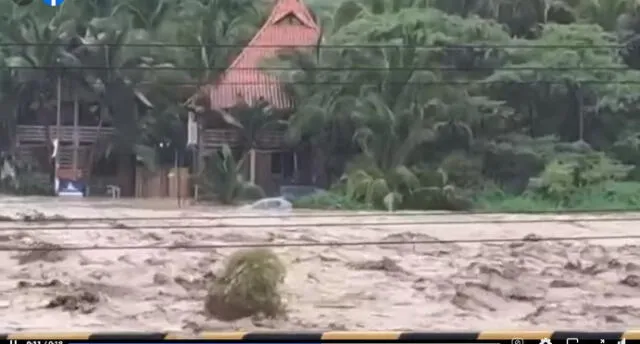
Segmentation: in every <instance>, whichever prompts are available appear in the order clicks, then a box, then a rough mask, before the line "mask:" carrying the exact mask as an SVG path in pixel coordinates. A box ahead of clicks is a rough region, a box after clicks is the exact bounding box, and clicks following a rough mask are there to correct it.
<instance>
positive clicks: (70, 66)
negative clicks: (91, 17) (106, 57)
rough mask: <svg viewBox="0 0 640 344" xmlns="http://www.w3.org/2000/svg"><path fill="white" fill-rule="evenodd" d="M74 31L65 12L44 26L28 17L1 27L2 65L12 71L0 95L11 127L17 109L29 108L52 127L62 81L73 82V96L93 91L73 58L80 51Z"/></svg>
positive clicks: (11, 19) (79, 65) (13, 20)
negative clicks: (20, 107)
mask: <svg viewBox="0 0 640 344" xmlns="http://www.w3.org/2000/svg"><path fill="white" fill-rule="evenodd" d="M76 29H77V22H76V21H75V20H73V19H67V16H66V14H65V12H64V11H61V12H59V13H58V14H57V15H56V16H55V17H53V18H52V19H51V20H50V21H48V22H46V23H44V24H43V23H41V22H40V20H39V19H38V18H35V17H34V16H33V15H31V14H23V15H20V16H17V17H13V18H9V20H8V21H7V22H3V23H2V24H1V27H0V32H1V34H0V39H1V40H2V41H3V42H4V43H5V44H6V46H5V48H4V56H5V59H4V64H5V66H6V67H7V68H8V69H9V70H10V71H11V73H10V78H9V79H5V83H4V87H3V91H4V92H5V94H6V95H7V96H6V97H5V100H6V101H7V103H5V105H6V106H8V107H9V108H11V111H9V113H12V114H13V115H12V116H10V118H11V121H12V122H13V123H15V122H16V121H17V111H18V106H20V105H21V104H28V106H29V107H31V108H33V109H35V110H36V111H37V113H38V121H39V122H40V123H41V124H42V125H47V126H48V125H51V124H52V122H51V118H55V117H53V116H52V113H51V112H54V113H55V112H57V113H58V116H57V117H58V118H59V117H60V93H61V88H62V81H63V80H64V81H66V82H69V81H73V85H74V86H73V88H74V89H72V90H71V91H72V93H73V92H77V91H79V90H80V89H91V88H92V86H93V83H92V78H91V77H90V76H88V75H87V74H86V73H85V72H84V70H83V64H82V62H81V61H80V60H79V59H78V58H77V56H76V53H77V52H78V51H79V50H81V49H82V43H81V42H80V40H79V39H78V36H77V33H76ZM54 109H57V110H56V111H54ZM46 132H47V135H48V133H49V131H46ZM48 141H49V142H51V140H50V139H49V140H48Z"/></svg>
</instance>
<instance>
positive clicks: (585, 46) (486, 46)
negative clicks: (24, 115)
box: [0, 42, 627, 50]
mask: <svg viewBox="0 0 640 344" xmlns="http://www.w3.org/2000/svg"><path fill="white" fill-rule="evenodd" d="M32 46H62V47H67V46H69V44H68V43H62V42H55V43H54V42H0V47H32ZM81 46H89V47H91V46H98V47H101V46H102V47H114V46H117V47H128V48H131V47H138V48H198V49H199V48H202V47H210V48H214V49H215V48H223V49H228V48H236V49H261V48H262V49H264V48H268V49H273V48H280V49H300V48H319V49H345V48H353V49H379V48H386V49H389V48H406V49H449V50H467V49H494V48H499V49H508V48H515V49H608V50H609V49H621V48H626V47H627V45H626V44H571V45H567V44H509V43H503V44H490V43H479V44H466V43H458V44H448V43H442V44H424V45H421V44H320V45H318V44H295V45H291V44H258V45H250V46H249V45H246V44H176V43H162V44H158V43H83V44H82V45H81Z"/></svg>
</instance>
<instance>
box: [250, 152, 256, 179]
mask: <svg viewBox="0 0 640 344" xmlns="http://www.w3.org/2000/svg"><path fill="white" fill-rule="evenodd" d="M249 164H250V165H251V166H249V181H250V182H251V183H253V184H255V183H256V150H255V149H253V148H251V150H250V151H249Z"/></svg>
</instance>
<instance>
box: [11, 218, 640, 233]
mask: <svg viewBox="0 0 640 344" xmlns="http://www.w3.org/2000/svg"><path fill="white" fill-rule="evenodd" d="M121 221H122V220H121ZM163 222H166V221H163ZM594 222H640V216H636V217H600V218H598V217H583V218H573V219H563V218H560V219H468V220H432V221H397V222H385V221H375V222H362V221H358V222H334V223H331V222H324V223H323V222H316V223H277V224H265V223H264V222H262V223H247V224H239V223H233V224H226V223H207V224H163V225H142V226H129V225H126V224H124V223H122V222H118V221H116V222H114V223H112V224H111V227H97V226H96V225H93V226H91V227H86V226H84V227H82V226H51V227H44V226H41V227H37V226H34V227H26V226H20V227H18V226H11V227H0V232H7V231H95V230H98V231H100V230H125V231H126V230H132V229H148V230H171V229H205V228H218V229H220V228H222V229H228V228H297V227H352V226H353V227H355V226H360V227H361V226H367V227H387V226H427V225H470V224H535V223H569V224H571V223H594ZM34 224H35V225H37V224H38V223H34Z"/></svg>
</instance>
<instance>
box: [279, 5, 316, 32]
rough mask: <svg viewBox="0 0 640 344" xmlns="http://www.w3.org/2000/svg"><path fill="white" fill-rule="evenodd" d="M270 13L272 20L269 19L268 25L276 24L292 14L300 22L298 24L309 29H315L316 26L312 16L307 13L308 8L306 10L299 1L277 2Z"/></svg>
mask: <svg viewBox="0 0 640 344" xmlns="http://www.w3.org/2000/svg"><path fill="white" fill-rule="evenodd" d="M282 8H285V10H282ZM278 10H280V11H281V13H278ZM271 13H272V18H270V22H269V23H270V24H272V25H273V24H276V23H277V22H279V21H280V20H282V18H284V17H286V16H287V15H289V14H293V15H294V16H296V18H298V20H300V22H302V23H303V24H304V25H306V26H308V27H309V28H316V27H317V26H318V25H317V24H316V22H315V21H314V20H313V16H312V15H311V12H309V8H307V6H306V5H304V4H303V3H302V2H301V0H279V1H278V3H277V4H276V6H275V7H274V8H273V11H272V12H271ZM276 14H277V15H276Z"/></svg>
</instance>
